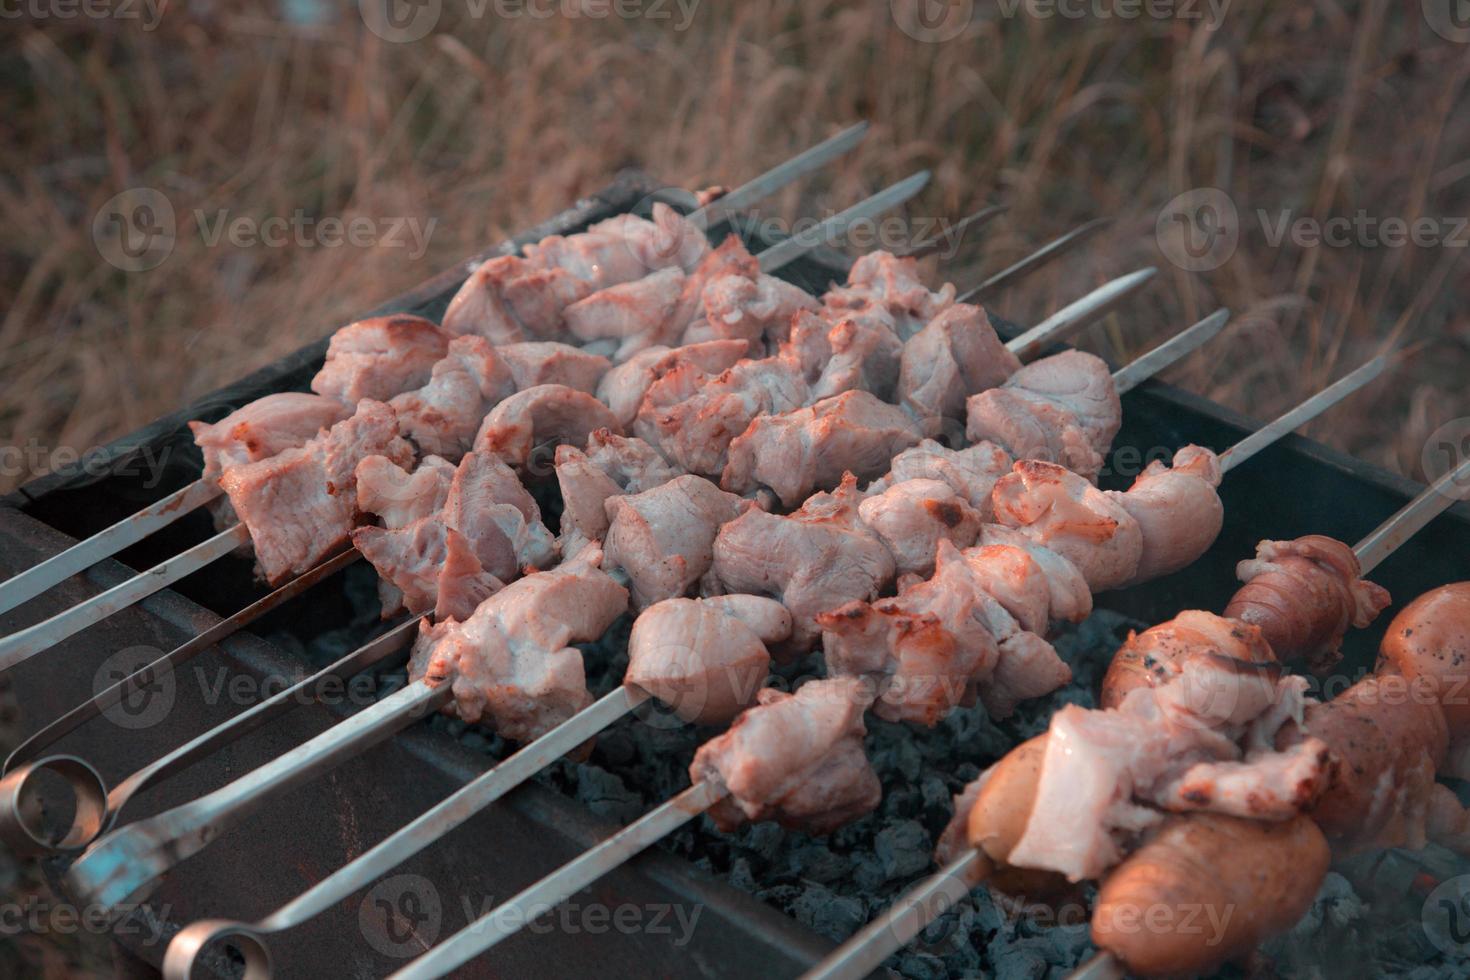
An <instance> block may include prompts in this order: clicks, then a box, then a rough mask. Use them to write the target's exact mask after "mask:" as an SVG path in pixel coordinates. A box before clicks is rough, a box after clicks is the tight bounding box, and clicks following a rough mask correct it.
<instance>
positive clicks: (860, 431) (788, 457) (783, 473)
mask: <svg viewBox="0 0 1470 980" xmlns="http://www.w3.org/2000/svg"><path fill="white" fill-rule="evenodd" d="M919 439H920V436H919V432H918V430H917V429H916V428H915V427H914V423H913V420H912V419H910V418H909V417H908V415H907V414H906V413H905V412H904V411H903V410H902V409H900V408H898V407H896V406H894V405H889V404H888V403H886V402H881V401H879V400H878V399H877V398H876V397H875V396H873V395H871V394H869V393H868V392H866V391H849V392H845V393H844V394H841V395H838V396H836V397H835V398H827V399H823V400H822V401H819V402H817V403H816V404H815V405H812V406H811V407H810V408H801V409H797V410H795V411H791V412H782V413H781V414H778V415H762V416H757V417H756V418H755V419H753V420H752V421H751V423H750V427H749V428H747V429H746V430H745V432H744V433H743V434H741V435H740V436H738V437H737V438H736V439H734V440H733V441H732V442H731V443H730V452H729V462H728V463H727V464H726V465H725V471H724V473H723V474H722V475H721V477H720V486H722V487H724V488H725V489H726V490H729V491H731V492H733V493H739V494H745V495H750V494H754V493H755V492H756V491H758V490H759V489H760V488H761V487H769V488H770V489H771V490H772V491H774V492H775V494H776V496H777V497H779V498H780V500H781V503H782V504H784V505H785V506H787V507H795V506H796V505H797V504H799V503H800V502H801V501H802V500H804V499H806V498H807V497H809V496H811V494H812V493H814V492H816V491H818V490H826V489H829V488H831V487H835V486H836V485H837V483H838V481H839V480H841V479H842V474H843V473H852V474H853V475H854V476H856V477H857V478H858V479H859V480H865V481H866V480H871V479H873V478H874V477H876V476H879V475H881V474H883V473H886V472H887V471H888V466H889V463H890V462H891V461H892V459H893V457H894V456H895V455H896V454H898V453H899V452H901V451H902V450H904V449H907V448H908V447H909V446H912V445H914V444H915V443H917V442H918V441H919Z"/></svg>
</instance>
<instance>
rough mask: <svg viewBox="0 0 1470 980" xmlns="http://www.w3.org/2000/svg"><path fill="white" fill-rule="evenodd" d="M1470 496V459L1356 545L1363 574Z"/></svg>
mask: <svg viewBox="0 0 1470 980" xmlns="http://www.w3.org/2000/svg"><path fill="white" fill-rule="evenodd" d="M1462 500H1470V459H1467V460H1465V461H1464V462H1463V463H1461V464H1460V465H1459V466H1457V467H1455V468H1454V469H1452V470H1450V471H1449V472H1448V473H1446V474H1445V475H1444V476H1442V477H1440V478H1439V479H1438V480H1435V481H1434V482H1433V483H1432V484H1430V485H1429V486H1427V487H1425V488H1424V489H1423V490H1422V491H1420V493H1419V495H1418V496H1417V497H1415V498H1414V499H1413V500H1411V501H1409V502H1408V503H1407V504H1405V505H1404V506H1403V507H1402V508H1401V509H1400V510H1399V511H1398V513H1396V514H1394V515H1393V516H1392V517H1390V518H1389V519H1388V520H1386V521H1384V522H1383V523H1382V524H1380V525H1378V526H1377V527H1376V528H1374V529H1373V530H1372V531H1370V532H1368V535H1367V536H1366V537H1364V538H1363V540H1361V541H1359V542H1358V543H1357V544H1356V545H1355V546H1354V547H1353V554H1355V555H1357V556H1358V564H1359V565H1360V566H1361V567H1362V570H1363V574H1364V575H1367V574H1368V573H1369V572H1371V571H1372V570H1373V569H1375V568H1377V567H1378V566H1379V565H1381V564H1383V562H1384V561H1386V560H1387V559H1388V556H1389V555H1392V554H1393V553H1394V552H1395V551H1398V550H1399V548H1400V547H1402V546H1403V544H1404V542H1406V541H1408V540H1409V539H1410V538H1412V537H1413V536H1414V535H1416V534H1418V533H1419V532H1420V531H1422V530H1424V528H1425V527H1426V526H1427V525H1428V524H1429V522H1430V521H1432V520H1434V519H1435V518H1436V517H1438V516H1439V515H1440V514H1442V513H1444V512H1445V511H1446V510H1448V509H1449V508H1450V507H1451V506H1453V505H1454V504H1456V503H1458V502H1460V501H1462Z"/></svg>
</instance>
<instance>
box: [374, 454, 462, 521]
mask: <svg viewBox="0 0 1470 980" xmlns="http://www.w3.org/2000/svg"><path fill="white" fill-rule="evenodd" d="M453 479H454V464H453V463H451V462H449V460H447V459H444V458H443V457H442V456H425V457H424V458H423V459H422V460H421V461H420V462H419V467H418V469H416V470H414V471H413V472H412V473H410V472H408V471H407V470H405V469H404V468H403V467H401V466H399V465H398V464H397V463H395V462H393V461H392V460H391V459H389V458H388V457H386V456H369V457H367V458H366V459H364V460H363V461H362V462H360V463H358V464H357V509H358V510H360V511H362V512H363V513H364V514H376V515H378V518H379V519H380V520H381V521H382V523H383V526H384V527H386V528H388V529H390V530H393V529H397V528H400V527H407V526H408V525H410V524H412V523H413V522H414V521H416V520H418V519H419V518H421V517H428V516H429V515H430V514H434V513H437V512H438V511H439V509H440V508H441V507H443V506H444V501H445V499H447V498H448V496H449V484H450V482H451V481H453Z"/></svg>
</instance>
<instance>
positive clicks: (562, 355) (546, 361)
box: [495, 341, 612, 394]
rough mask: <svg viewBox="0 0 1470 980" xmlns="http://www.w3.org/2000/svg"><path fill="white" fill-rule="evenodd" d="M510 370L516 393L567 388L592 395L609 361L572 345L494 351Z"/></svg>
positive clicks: (519, 346)
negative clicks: (559, 387) (541, 388)
mask: <svg viewBox="0 0 1470 980" xmlns="http://www.w3.org/2000/svg"><path fill="white" fill-rule="evenodd" d="M495 352H496V353H497V354H499V355H500V358H501V360H503V361H504V362H505V364H506V367H508V368H509V369H510V376H511V378H512V379H513V380H514V381H515V390H516V391H525V390H526V389H527V388H534V387H536V386H537V385H566V386H567V387H568V388H575V389H577V390H578V391H585V392H587V393H588V394H593V393H595V392H596V391H597V385H598V383H599V382H600V381H601V380H602V376H603V375H605V374H606V373H607V371H608V368H610V367H612V362H611V361H609V360H608V359H607V358H605V357H602V356H600V355H597V354H591V353H588V352H587V351H584V350H582V349H581V348H580V347H573V346H572V345H571V344H558V343H555V342H552V341H531V342H528V343H521V344H506V345H504V346H502V347H498V348H496V351H495Z"/></svg>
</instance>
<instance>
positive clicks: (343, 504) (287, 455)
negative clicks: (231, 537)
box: [219, 399, 413, 586]
mask: <svg viewBox="0 0 1470 980" xmlns="http://www.w3.org/2000/svg"><path fill="white" fill-rule="evenodd" d="M369 456H386V457H387V458H388V459H389V460H390V461H392V462H394V463H396V464H398V465H400V466H407V465H408V464H409V463H410V462H411V461H412V459H413V450H412V449H411V448H410V447H409V445H408V443H407V442H405V441H404V440H403V439H401V438H399V436H398V420H397V418H396V417H395V416H394V415H393V410H392V409H391V408H389V407H388V406H387V405H384V404H383V403H382V402H376V401H372V400H371V399H363V400H362V401H361V402H359V403H358V406H357V412H356V413H355V414H353V416H352V417H351V418H349V419H344V420H343V421H341V422H338V423H337V424H336V425H334V426H332V427H331V428H330V429H328V430H326V431H325V432H322V433H321V434H319V435H317V436H316V437H315V438H313V439H311V440H309V441H308V442H307V443H306V444H305V445H303V446H300V447H299V448H296V449H287V450H284V451H282V452H280V453H277V454H276V455H275V456H272V457H270V458H269V459H262V460H258V461H256V462H253V463H242V464H240V465H237V466H231V467H229V468H227V469H226V470H225V471H224V473H223V474H222V475H221V476H220V481H219V482H220V487H221V488H223V489H224V491H225V493H227V494H228V495H229V497H230V505H231V506H232V507H234V508H235V513H237V514H238V515H240V520H241V522H243V523H244V524H245V526H246V527H247V528H249V529H250V540H251V542H252V543H253V544H254V546H255V561H256V565H257V566H258V568H259V570H260V573H261V575H262V577H263V578H265V580H266V581H268V582H269V583H270V584H271V585H272V586H277V585H280V584H281V583H282V582H284V581H286V580H287V579H288V578H292V577H294V576H296V575H300V574H301V573H302V572H305V571H307V570H308V569H310V568H311V567H313V566H314V565H316V564H317V563H318V562H320V561H322V560H323V559H324V558H327V557H328V556H329V555H331V554H332V553H333V552H335V551H337V550H338V549H340V548H341V547H342V546H343V545H345V544H346V543H347V538H348V535H349V534H350V533H351V531H352V527H353V525H354V524H355V523H356V521H357V518H358V508H357V475H356V473H357V465H358V463H360V462H362V460H364V459H366V458H367V457H369Z"/></svg>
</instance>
